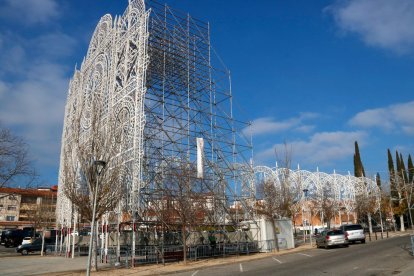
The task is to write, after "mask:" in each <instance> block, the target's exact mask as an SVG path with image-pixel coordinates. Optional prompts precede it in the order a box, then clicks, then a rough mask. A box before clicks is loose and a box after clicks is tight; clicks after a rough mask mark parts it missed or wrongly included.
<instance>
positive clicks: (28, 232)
mask: <svg viewBox="0 0 414 276" xmlns="http://www.w3.org/2000/svg"><path fill="white" fill-rule="evenodd" d="M34 234H35V233H34V228H32V227H25V228H23V229H11V230H8V231H6V233H5V234H4V237H3V235H2V241H3V238H4V246H5V247H15V246H18V245H20V244H21V243H22V241H23V239H24V238H25V237H33V236H35V235H34Z"/></svg>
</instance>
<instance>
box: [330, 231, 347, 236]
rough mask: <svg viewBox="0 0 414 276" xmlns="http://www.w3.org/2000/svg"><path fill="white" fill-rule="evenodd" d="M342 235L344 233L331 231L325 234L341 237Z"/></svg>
mask: <svg viewBox="0 0 414 276" xmlns="http://www.w3.org/2000/svg"><path fill="white" fill-rule="evenodd" d="M343 234H344V232H342V230H332V231H329V232H328V233H327V235H328V236H337V235H343Z"/></svg>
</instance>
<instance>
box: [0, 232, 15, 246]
mask: <svg viewBox="0 0 414 276" xmlns="http://www.w3.org/2000/svg"><path fill="white" fill-rule="evenodd" d="M14 230H16V229H4V230H3V231H2V232H1V238H0V244H5V243H6V237H7V236H8V235H9V234H10V232H11V231H14Z"/></svg>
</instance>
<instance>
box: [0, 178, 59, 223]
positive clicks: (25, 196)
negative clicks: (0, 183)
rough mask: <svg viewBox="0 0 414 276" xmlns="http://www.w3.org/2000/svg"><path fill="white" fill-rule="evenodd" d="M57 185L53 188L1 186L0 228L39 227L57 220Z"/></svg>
mask: <svg viewBox="0 0 414 276" xmlns="http://www.w3.org/2000/svg"><path fill="white" fill-rule="evenodd" d="M56 199H57V186H54V187H52V188H38V189H20V188H0V229H4V228H23V227H26V226H33V227H38V225H39V224H41V223H43V221H41V220H48V223H49V224H50V226H54V225H55V222H56V218H55V210H56Z"/></svg>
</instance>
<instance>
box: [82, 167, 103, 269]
mask: <svg viewBox="0 0 414 276" xmlns="http://www.w3.org/2000/svg"><path fill="white" fill-rule="evenodd" d="M93 165H94V166H95V167H96V186H95V194H94V197H93V211H92V225H91V240H90V241H89V252H88V265H87V268H86V275H87V276H89V275H90V274H91V257H92V244H93V240H94V234H95V219H96V198H97V197H98V188H99V176H100V175H101V173H102V171H103V170H104V168H105V166H106V162H105V161H102V160H97V161H94V162H93Z"/></svg>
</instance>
